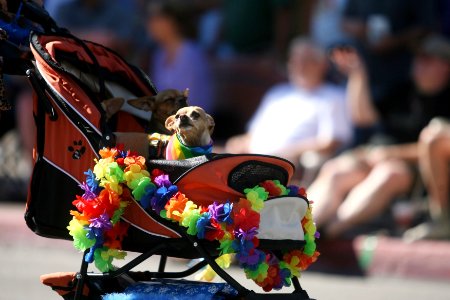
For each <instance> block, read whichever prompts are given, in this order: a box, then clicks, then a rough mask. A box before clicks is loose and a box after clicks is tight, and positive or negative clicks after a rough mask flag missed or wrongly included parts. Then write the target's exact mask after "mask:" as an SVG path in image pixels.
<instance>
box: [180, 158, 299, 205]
mask: <svg viewBox="0 0 450 300" xmlns="http://www.w3.org/2000/svg"><path fill="white" fill-rule="evenodd" d="M249 160H257V161H261V162H265V163H269V164H274V165H277V166H279V167H281V168H283V169H285V170H286V171H287V172H288V179H289V180H288V181H290V179H291V178H292V175H293V174H294V167H293V166H292V164H291V163H289V162H287V161H285V160H284V159H281V158H276V157H270V156H259V155H238V156H230V157H226V158H221V159H218V160H215V161H212V162H209V163H206V164H204V165H202V166H199V167H196V168H194V169H193V170H191V171H189V172H188V173H187V174H185V175H184V176H183V177H182V178H181V179H180V180H179V181H178V182H177V183H176V185H177V186H178V189H179V190H180V191H182V192H183V193H184V194H185V195H186V197H188V198H189V199H191V200H192V201H194V202H195V203H196V204H199V205H202V206H208V205H210V204H212V203H213V202H214V201H217V202H225V201H227V200H229V201H237V200H238V199H239V198H240V197H244V195H243V194H241V193H239V192H237V191H235V190H234V189H232V188H231V187H229V186H228V175H229V174H230V172H231V171H232V170H233V169H234V168H235V167H236V166H238V165H240V164H241V163H244V162H246V161H249ZM205 178H207V180H205Z"/></svg>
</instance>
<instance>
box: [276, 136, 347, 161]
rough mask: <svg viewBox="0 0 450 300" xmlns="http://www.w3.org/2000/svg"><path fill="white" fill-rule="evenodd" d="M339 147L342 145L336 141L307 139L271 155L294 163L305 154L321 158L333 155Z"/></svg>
mask: <svg viewBox="0 0 450 300" xmlns="http://www.w3.org/2000/svg"><path fill="white" fill-rule="evenodd" d="M341 145H342V143H341V142H339V141H337V140H322V139H308V140H302V141H299V142H297V143H294V144H292V145H290V146H289V147H286V148H284V149H281V150H280V151H278V152H277V153H273V154H274V155H276V156H280V157H283V158H285V159H287V160H289V161H291V162H294V163H296V162H298V161H299V159H300V157H301V156H302V155H303V154H304V153H305V152H316V153H318V154H319V155H321V156H324V157H328V156H331V155H333V154H334V153H335V152H336V150H337V149H338V148H339V147H340V146H341Z"/></svg>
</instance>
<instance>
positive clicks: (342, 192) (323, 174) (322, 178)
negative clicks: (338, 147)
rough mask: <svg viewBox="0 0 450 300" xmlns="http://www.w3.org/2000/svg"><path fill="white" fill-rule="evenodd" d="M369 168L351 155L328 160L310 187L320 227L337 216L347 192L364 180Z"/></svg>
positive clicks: (315, 218)
mask: <svg viewBox="0 0 450 300" xmlns="http://www.w3.org/2000/svg"><path fill="white" fill-rule="evenodd" d="M367 174H368V169H367V168H366V167H363V166H361V164H360V163H359V162H358V161H357V160H356V159H355V158H354V157H353V156H352V155H351V154H349V155H342V156H340V157H337V158H335V159H332V160H330V161H328V162H326V163H325V164H324V165H323V167H322V169H321V170H320V173H319V175H318V177H317V179H316V180H315V181H314V182H313V183H312V184H311V186H310V187H309V188H308V191H307V192H308V198H309V199H310V200H312V201H313V202H314V204H313V207H314V208H313V213H314V220H315V222H316V224H317V226H318V227H322V226H324V225H325V224H326V223H328V222H330V221H331V220H333V219H334V218H335V217H336V212H337V210H338V207H339V206H340V205H341V203H342V201H343V200H344V198H345V196H346V195H347V193H348V192H349V191H350V190H351V189H352V188H353V187H354V186H356V185H357V184H358V183H359V182H361V181H362V180H364V178H365V177H366V175H367Z"/></svg>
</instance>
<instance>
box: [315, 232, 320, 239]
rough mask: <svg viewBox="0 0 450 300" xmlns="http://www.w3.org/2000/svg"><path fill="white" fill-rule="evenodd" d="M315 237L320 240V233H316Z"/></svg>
mask: <svg viewBox="0 0 450 300" xmlns="http://www.w3.org/2000/svg"><path fill="white" fill-rule="evenodd" d="M314 237H315V238H316V239H320V232H318V231H316V232H315V233H314Z"/></svg>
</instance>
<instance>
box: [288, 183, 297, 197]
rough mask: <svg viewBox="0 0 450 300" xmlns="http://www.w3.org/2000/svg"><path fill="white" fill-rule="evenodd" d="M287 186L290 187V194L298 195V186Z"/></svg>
mask: <svg viewBox="0 0 450 300" xmlns="http://www.w3.org/2000/svg"><path fill="white" fill-rule="evenodd" d="M287 188H288V189H289V193H288V195H289V196H298V190H299V188H298V186H295V185H289V186H287Z"/></svg>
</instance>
